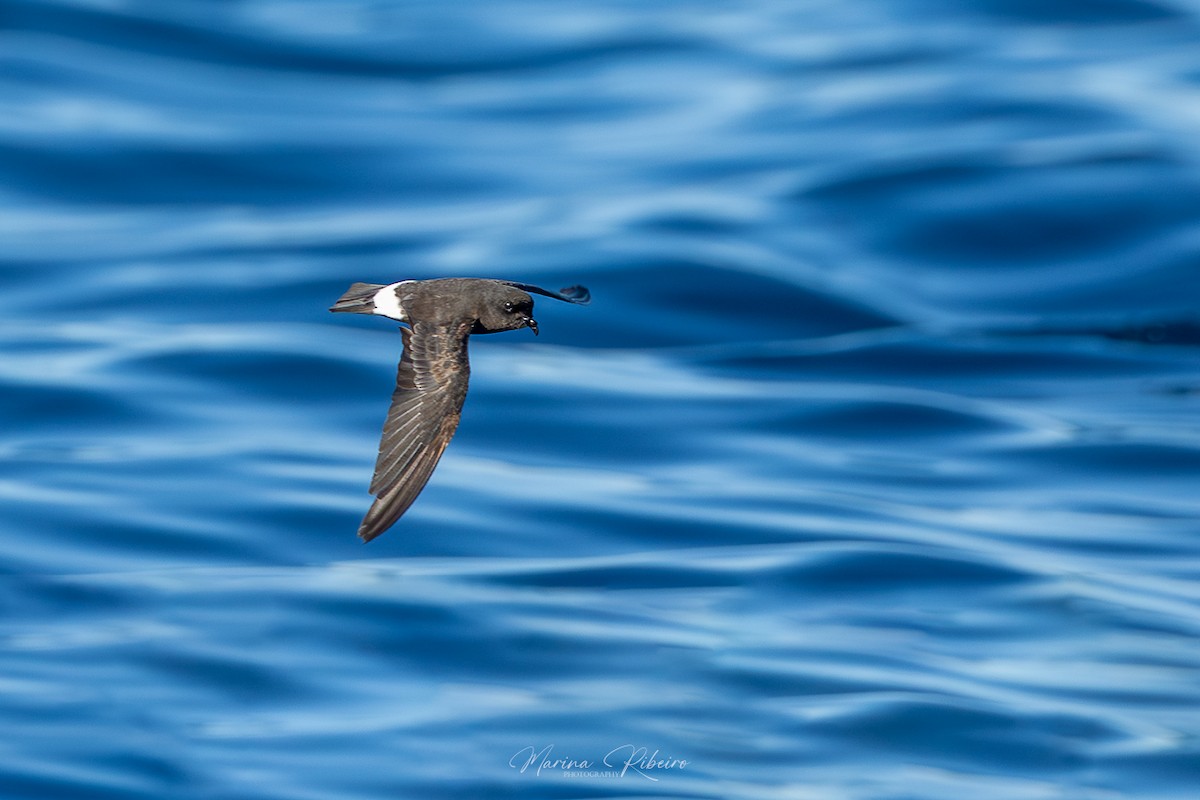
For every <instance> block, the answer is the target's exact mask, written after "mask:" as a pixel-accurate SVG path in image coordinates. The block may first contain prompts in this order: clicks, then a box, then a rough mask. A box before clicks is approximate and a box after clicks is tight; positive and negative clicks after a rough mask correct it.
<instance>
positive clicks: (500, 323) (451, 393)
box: [329, 278, 591, 542]
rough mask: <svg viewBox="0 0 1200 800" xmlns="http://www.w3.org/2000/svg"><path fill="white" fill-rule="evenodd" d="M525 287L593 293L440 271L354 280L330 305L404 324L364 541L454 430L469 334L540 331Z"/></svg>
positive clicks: (574, 297)
mask: <svg viewBox="0 0 1200 800" xmlns="http://www.w3.org/2000/svg"><path fill="white" fill-rule="evenodd" d="M527 292H535V293H537V294H541V295H545V296H546V297H553V298H555V299H556V300H565V301H566V302H568V303H580V304H586V303H588V302H589V301H590V300H591V295H590V293H589V292H588V290H587V289H585V288H584V287H582V286H569V287H567V288H566V289H562V290H560V291H557V292H552V291H549V290H547V289H541V288H539V287H537V286H530V285H529V284H527V283H515V282H513V281H500V280H491V279H485V278H439V279H436V280H427V281H399V282H398V283H390V284H387V285H384V284H379V283H356V284H354V285H352V286H351V287H350V288H349V289H348V290H346V293H345V294H344V295H342V296H341V298H340V299H339V300H338V301H337V302H336V303H334V304H333V306H332V307H331V308H330V309H329V310H330V311H343V312H349V313H353V314H378V315H380V316H383V317H388V318H390V319H394V320H398V321H400V322H404V323H407V324H408V327H407V328H401V329H400V333H401V336H402V338H403V344H404V353H403V355H402V356H401V357H400V370H399V372H398V373H397V375H396V390H395V391H394V392H392V406H391V408H390V409H388V415H387V420H386V421H385V422H384V424H383V440H382V441H381V442H380V443H379V458H378V460H376V462H375V476H374V477H373V478H372V479H371V494H373V495H375V502H374V503H372V504H371V508H370V510H369V511H367V515H366V517H364V518H363V521H362V525H360V526H359V528H358V535H359V536H360V537H362V540H363V541H364V542H369V541H371V540H372V539H374V538H375V537H376V536H378V535H379V534H381V533H383V532H384V531H386V530H387V529H388V528H389V527H391V526H392V523H394V522H395V521H396V520H398V519H399V518H400V515H401V514H403V513H404V512H405V511H406V510H407V509H408V507H409V506H410V505H412V502H413V501H414V500H416V499H417V495H418V494H420V493H421V489H423V488H424V487H425V483H426V482H427V481H428V480H429V476H430V475H431V474H432V473H433V468H434V467H436V466H437V463H438V459H439V458H441V457H442V451H443V450H445V449H446V445H447V444H448V443H449V442H450V437H451V436H453V435H454V430H455V428H457V427H458V420H459V415H460V413H461V411H462V405H463V400H464V399H466V396H467V378H468V375H469V374H470V365H469V364H468V363H467V339H468V338H469V337H470V336H471V334H472V333H499V332H500V331H511V330H516V329H518V328H530V329H532V330H533V332H534V334H535V335H536V334H537V332H538V325H537V321H536V320H534V318H533V298H532V297H530V296H529V295H528V294H527Z"/></svg>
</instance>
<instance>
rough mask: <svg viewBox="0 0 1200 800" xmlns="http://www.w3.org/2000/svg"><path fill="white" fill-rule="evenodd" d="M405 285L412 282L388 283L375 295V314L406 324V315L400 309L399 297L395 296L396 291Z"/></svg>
mask: <svg viewBox="0 0 1200 800" xmlns="http://www.w3.org/2000/svg"><path fill="white" fill-rule="evenodd" d="M406 283H412V281H400V282H398V283H389V284H388V285H387V286H385V287H383V288H382V289H380V290H379V291H378V292H376V293H375V313H376V314H378V315H379V316H381V317H390V318H391V319H395V320H399V321H401V322H408V315H407V314H405V313H404V309H403V308H401V307H400V297H399V295H397V294H396V289H398V288H400V287H401V286H403V285H404V284H406Z"/></svg>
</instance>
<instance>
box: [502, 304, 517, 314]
mask: <svg viewBox="0 0 1200 800" xmlns="http://www.w3.org/2000/svg"><path fill="white" fill-rule="evenodd" d="M516 308H517V307H516V306H514V305H513V304H512V303H505V304H504V310H505V311H507V312H508V313H509V314H511V313H512V312H513V311H515V310H516Z"/></svg>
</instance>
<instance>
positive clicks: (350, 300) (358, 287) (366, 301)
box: [329, 283, 385, 314]
mask: <svg viewBox="0 0 1200 800" xmlns="http://www.w3.org/2000/svg"><path fill="white" fill-rule="evenodd" d="M384 286H385V284H382V283H356V284H353V285H352V286H351V287H350V288H349V289H347V290H346V293H345V294H344V295H342V296H341V297H339V298H338V301H337V302H336V303H334V304H333V305H332V306H330V307H329V310H330V311H345V312H348V313H351V314H374V313H375V293H376V292H378V291H379V290H380V289H382V288H383V287H384Z"/></svg>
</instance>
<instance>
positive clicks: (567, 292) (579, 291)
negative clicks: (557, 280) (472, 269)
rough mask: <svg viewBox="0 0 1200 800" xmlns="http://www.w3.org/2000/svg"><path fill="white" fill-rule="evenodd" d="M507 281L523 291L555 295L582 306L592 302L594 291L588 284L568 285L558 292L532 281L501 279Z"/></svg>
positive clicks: (548, 295)
mask: <svg viewBox="0 0 1200 800" xmlns="http://www.w3.org/2000/svg"><path fill="white" fill-rule="evenodd" d="M500 282H501V283H507V284H508V285H509V286H515V287H517V288H518V289H520V290H521V291H523V292H533V293H534V294H540V295H545V296H546V297H553V298H554V299H555V300H563V301H565V302H568V303H577V304H578V305H581V306H586V305H587V304H588V303H590V302H592V293H591V292H589V291H588V290H587V287H586V286H568V287H566V288H565V289H559V290H558V291H557V292H555V291H552V290H550V289H543V288H542V287H540V286H534V285H533V284H530V283H517V282H516V281H500Z"/></svg>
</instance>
